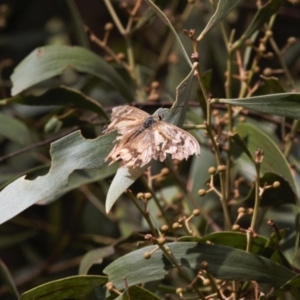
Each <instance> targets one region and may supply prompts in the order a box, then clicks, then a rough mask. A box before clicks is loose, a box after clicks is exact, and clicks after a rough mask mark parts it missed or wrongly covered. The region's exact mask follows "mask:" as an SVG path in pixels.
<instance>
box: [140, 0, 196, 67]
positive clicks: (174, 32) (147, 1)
mask: <svg viewBox="0 0 300 300" xmlns="http://www.w3.org/2000/svg"><path fill="white" fill-rule="evenodd" d="M145 2H146V3H148V5H149V6H150V7H151V8H152V9H153V10H154V11H155V13H156V14H157V16H158V17H159V18H160V19H161V20H162V21H163V22H164V23H165V24H166V25H167V26H168V27H169V28H170V29H171V31H172V32H173V34H174V36H175V38H176V40H177V42H178V43H179V45H180V48H181V51H182V53H183V55H184V57H185V59H186V61H187V63H188V64H189V65H190V66H192V63H191V60H190V58H189V56H188V54H187V53H186V51H185V48H184V46H183V44H182V43H181V40H180V38H179V36H178V34H177V32H176V30H175V28H174V27H173V25H172V24H171V22H170V20H169V19H168V18H167V16H166V15H165V14H164V13H163V12H162V11H161V10H160V8H159V7H158V6H156V5H155V4H154V2H153V1H152V0H145Z"/></svg>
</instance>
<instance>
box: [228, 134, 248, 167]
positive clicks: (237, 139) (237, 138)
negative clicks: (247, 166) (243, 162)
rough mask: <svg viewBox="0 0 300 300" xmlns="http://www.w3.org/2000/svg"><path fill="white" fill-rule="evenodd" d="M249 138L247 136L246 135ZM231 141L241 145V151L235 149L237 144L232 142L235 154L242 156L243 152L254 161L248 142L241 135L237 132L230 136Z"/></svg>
mask: <svg viewBox="0 0 300 300" xmlns="http://www.w3.org/2000/svg"><path fill="white" fill-rule="evenodd" d="M246 138H247V137H246ZM230 139H231V142H232V141H233V142H234V143H235V144H236V145H238V146H239V147H240V150H241V151H238V150H237V149H233V147H234V146H235V145H234V144H231V149H232V151H233V152H234V154H235V156H236V157H237V156H240V155H241V154H242V153H243V152H244V153H245V154H246V155H247V156H248V157H249V159H250V160H251V161H252V162H253V163H254V158H253V155H252V153H251V152H250V151H249V149H248V147H247V145H246V142H245V141H244V140H243V139H242V138H241V137H240V135H239V134H238V133H237V132H235V133H234V134H232V135H231V136H230Z"/></svg>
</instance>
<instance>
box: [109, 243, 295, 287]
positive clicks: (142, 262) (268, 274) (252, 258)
mask: <svg viewBox="0 0 300 300" xmlns="http://www.w3.org/2000/svg"><path fill="white" fill-rule="evenodd" d="M156 247H157V246H149V247H145V248H142V249H139V250H136V251H133V252H131V253H129V254H127V255H125V256H123V257H121V258H119V259H117V260H115V261H114V262H113V263H111V264H110V265H109V266H107V267H106V268H105V269H104V271H103V272H104V273H106V274H107V275H108V276H109V281H111V282H113V284H114V286H115V287H116V288H118V289H124V287H125V286H124V278H126V282H127V284H128V286H132V285H136V284H141V283H145V282H150V281H154V280H158V279H162V278H163V277H164V276H165V275H166V274H167V273H168V271H169V270H170V269H172V268H174V266H173V264H172V263H171V262H170V261H169V259H168V258H167V257H166V256H165V255H164V254H163V252H162V251H161V250H160V249H159V250H157V251H155V252H154V253H152V251H153V249H155V248H156ZM168 248H169V249H170V251H171V253H172V255H173V257H174V259H176V261H177V262H178V263H179V265H180V266H185V267H188V268H191V269H193V270H198V269H199V264H200V263H201V262H203V261H206V262H207V271H208V272H210V274H212V275H213V276H214V277H216V278H219V279H222V280H238V281H253V280H254V281H257V282H258V283H267V284H270V285H272V286H274V287H275V288H279V287H281V286H282V285H284V284H285V283H286V282H287V281H288V280H290V279H292V278H293V277H294V276H295V275H296V274H295V273H294V272H293V271H290V270H288V269H286V268H284V267H282V266H280V265H278V264H276V263H274V262H272V261H270V260H268V259H266V258H264V257H261V256H259V255H256V254H253V253H249V252H246V251H242V250H238V249H233V248H230V247H225V246H218V245H209V244H198V243H195V242H176V243H168ZM145 252H148V253H149V252H150V253H152V255H151V257H150V258H149V259H145V258H144V253H145ZM145 274H147V276H145ZM191 280H192V278H191Z"/></svg>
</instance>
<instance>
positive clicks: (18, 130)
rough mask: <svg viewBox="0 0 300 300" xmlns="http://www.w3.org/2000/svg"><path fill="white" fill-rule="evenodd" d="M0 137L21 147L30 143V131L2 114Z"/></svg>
mask: <svg viewBox="0 0 300 300" xmlns="http://www.w3.org/2000/svg"><path fill="white" fill-rule="evenodd" d="M0 135H3V136H5V137H6V138H7V139H9V140H11V141H13V142H15V143H16V144H19V145H21V146H25V145H28V144H30V142H32V135H31V133H30V131H29V130H28V128H27V127H26V126H25V125H24V124H23V123H22V122H21V121H19V120H17V119H16V118H13V117H11V116H9V115H7V114H2V113H0Z"/></svg>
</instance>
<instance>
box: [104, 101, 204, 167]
mask: <svg viewBox="0 0 300 300" xmlns="http://www.w3.org/2000/svg"><path fill="white" fill-rule="evenodd" d="M115 130H117V131H118V133H119V134H120V135H119V136H118V137H117V138H116V141H117V143H116V145H115V146H114V148H113V149H112V150H111V152H110V153H109V154H108V156H107V157H106V159H105V161H108V160H111V162H110V164H112V163H114V162H116V161H118V160H120V159H121V160H122V164H121V166H122V167H127V168H137V167H140V168H141V167H143V166H145V165H146V164H148V163H149V162H150V161H151V159H155V160H159V161H164V160H165V159H166V157H167V154H168V153H169V154H170V155H171V158H172V159H177V160H183V159H184V158H185V159H187V158H188V157H189V156H190V155H194V154H195V155H197V156H200V146H199V143H198V142H197V140H196V139H195V138H194V137H193V136H192V135H191V134H189V133H188V132H186V131H184V130H183V129H181V128H178V127H176V126H175V125H172V124H170V123H167V122H164V121H163V114H160V113H155V114H153V115H149V114H148V113H146V112H144V111H142V110H140V109H138V108H136V107H132V106H129V105H123V106H117V107H115V108H113V110H112V115H111V123H110V124H109V125H108V126H107V128H106V129H104V130H103V133H104V134H108V133H110V132H112V131H115Z"/></svg>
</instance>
